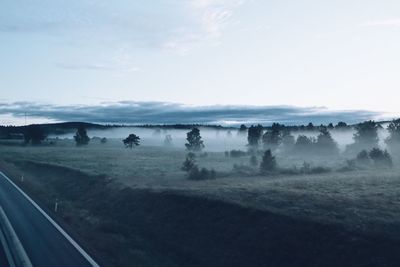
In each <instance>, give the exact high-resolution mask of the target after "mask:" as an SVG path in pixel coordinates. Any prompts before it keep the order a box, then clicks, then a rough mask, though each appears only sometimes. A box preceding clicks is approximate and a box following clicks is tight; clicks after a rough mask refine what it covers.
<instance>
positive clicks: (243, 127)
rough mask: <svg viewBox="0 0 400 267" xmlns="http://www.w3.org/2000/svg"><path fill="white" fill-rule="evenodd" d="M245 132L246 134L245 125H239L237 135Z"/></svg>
mask: <svg viewBox="0 0 400 267" xmlns="http://www.w3.org/2000/svg"><path fill="white" fill-rule="evenodd" d="M246 132H247V127H246V125H244V124H242V125H240V128H239V131H238V133H239V134H245V133H246Z"/></svg>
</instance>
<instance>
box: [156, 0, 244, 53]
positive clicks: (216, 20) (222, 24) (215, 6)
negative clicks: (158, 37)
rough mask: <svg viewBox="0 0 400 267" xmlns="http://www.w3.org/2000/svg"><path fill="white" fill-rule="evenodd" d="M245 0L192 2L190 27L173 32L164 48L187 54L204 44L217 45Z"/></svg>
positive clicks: (182, 27)
mask: <svg viewBox="0 0 400 267" xmlns="http://www.w3.org/2000/svg"><path fill="white" fill-rule="evenodd" d="M244 2H245V0H190V1H188V3H187V6H186V9H187V10H188V14H189V16H190V17H189V20H190V21H191V22H192V23H191V26H190V27H187V26H183V25H182V26H181V27H179V28H177V29H174V30H173V31H172V34H171V36H170V37H169V38H168V40H166V41H165V43H164V44H163V47H165V48H168V49H173V50H176V51H178V52H180V53H183V54H184V53H186V52H187V51H189V50H190V49H192V48H193V47H194V46H198V45H201V44H204V43H208V44H212V45H217V44H219V39H220V37H221V36H222V34H223V31H224V29H225V28H226V27H227V25H228V24H229V22H230V21H231V18H232V15H233V13H234V10H235V9H237V8H238V7H240V6H241V5H243V4H244Z"/></svg>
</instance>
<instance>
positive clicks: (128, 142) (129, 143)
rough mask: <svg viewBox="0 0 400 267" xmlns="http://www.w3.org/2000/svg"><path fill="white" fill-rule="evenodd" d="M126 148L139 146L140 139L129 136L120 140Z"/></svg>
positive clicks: (133, 135) (132, 135)
mask: <svg viewBox="0 0 400 267" xmlns="http://www.w3.org/2000/svg"><path fill="white" fill-rule="evenodd" d="M122 142H123V143H124V145H125V147H126V148H130V149H132V148H133V147H134V146H139V145H140V137H139V136H137V135H136V134H130V135H129V136H128V137H127V138H125V139H124V140H122Z"/></svg>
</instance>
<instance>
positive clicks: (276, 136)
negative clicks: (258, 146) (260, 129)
mask: <svg viewBox="0 0 400 267" xmlns="http://www.w3.org/2000/svg"><path fill="white" fill-rule="evenodd" d="M281 128H282V126H281V125H280V124H279V123H273V124H272V126H271V128H270V129H269V130H267V131H266V132H265V134H264V135H263V136H262V142H263V144H264V148H271V149H275V148H277V147H278V146H279V145H280V144H281V142H282V132H281Z"/></svg>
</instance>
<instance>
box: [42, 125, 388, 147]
mask: <svg viewBox="0 0 400 267" xmlns="http://www.w3.org/2000/svg"><path fill="white" fill-rule="evenodd" d="M386 127H387V124H382V128H381V129H379V131H378V133H379V145H380V147H382V148H385V147H386V144H385V143H384V140H385V139H386V138H387V136H388V132H387V130H386ZM200 130H201V135H202V137H203V139H204V142H205V144H206V148H205V150H206V151H213V152H223V151H228V150H232V149H240V150H247V144H248V142H247V135H246V133H244V134H243V133H242V134H241V133H240V132H239V131H238V129H237V128H228V129H226V128H221V129H210V128H208V127H205V128H204V127H203V128H202V127H200ZM187 132H188V130H186V129H182V130H180V129H165V128H156V127H155V128H153V127H152V128H145V127H117V128H111V129H106V130H89V131H88V135H89V136H90V137H100V138H102V137H106V138H110V139H118V140H122V139H124V138H126V137H127V136H128V135H129V134H131V133H135V134H137V135H139V136H140V138H141V144H142V145H144V146H165V143H164V141H165V137H166V136H167V135H170V136H171V138H172V144H171V145H172V147H174V148H177V149H185V143H186V141H187V140H186V133H187ZM354 133H355V130H354V129H340V130H332V131H331V134H332V137H333V139H335V141H336V142H337V143H338V145H339V148H340V150H341V151H344V149H345V148H346V146H347V145H349V144H351V143H352V142H353V135H354ZM74 134H75V132H73V131H71V132H70V133H67V134H61V135H55V134H51V135H49V138H60V139H63V138H68V139H71V140H72V139H73V136H74ZM292 134H293V136H294V137H295V138H297V137H298V136H299V135H305V136H307V137H317V136H318V134H319V131H318V130H314V131H301V130H299V131H294V132H292ZM121 146H122V143H121Z"/></svg>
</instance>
